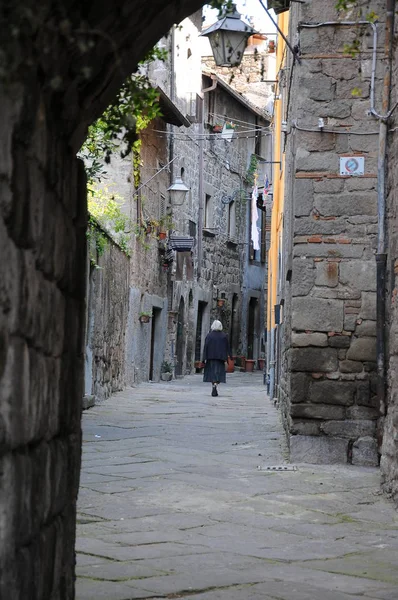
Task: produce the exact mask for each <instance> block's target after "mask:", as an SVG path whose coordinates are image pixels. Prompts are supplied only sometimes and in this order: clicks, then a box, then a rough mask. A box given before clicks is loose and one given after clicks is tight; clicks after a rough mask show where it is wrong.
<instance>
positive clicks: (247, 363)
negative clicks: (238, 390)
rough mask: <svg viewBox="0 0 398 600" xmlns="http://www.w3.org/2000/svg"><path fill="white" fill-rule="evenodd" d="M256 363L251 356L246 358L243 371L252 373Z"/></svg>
mask: <svg viewBox="0 0 398 600" xmlns="http://www.w3.org/2000/svg"><path fill="white" fill-rule="evenodd" d="M255 364H256V361H255V360H253V359H251V358H246V361H245V371H246V373H253V371H254V365H255Z"/></svg>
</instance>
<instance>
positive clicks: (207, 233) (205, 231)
mask: <svg viewBox="0 0 398 600" xmlns="http://www.w3.org/2000/svg"><path fill="white" fill-rule="evenodd" d="M203 237H216V233H215V231H211V230H210V229H206V228H204V229H203Z"/></svg>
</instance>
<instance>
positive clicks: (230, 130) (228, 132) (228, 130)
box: [222, 121, 236, 140]
mask: <svg viewBox="0 0 398 600" xmlns="http://www.w3.org/2000/svg"><path fill="white" fill-rule="evenodd" d="M235 127H236V125H235V123H231V122H230V121H229V122H227V123H225V125H224V127H223V130H222V137H223V138H224V139H226V140H231V139H232V138H233V136H234V133H235Z"/></svg>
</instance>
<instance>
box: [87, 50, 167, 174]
mask: <svg viewBox="0 0 398 600" xmlns="http://www.w3.org/2000/svg"><path fill="white" fill-rule="evenodd" d="M166 57H167V51H166V50H164V49H160V48H154V49H153V50H152V51H151V52H150V53H149V54H148V55H147V56H146V57H145V59H144V60H143V61H141V63H140V65H147V64H149V63H150V62H153V61H154V60H165V59H166ZM158 116H161V111H160V106H159V101H158V92H157V91H156V90H155V89H154V88H153V87H152V85H151V83H150V81H149V79H148V78H147V77H146V75H142V74H139V73H135V74H133V75H131V76H129V77H128V78H127V79H126V81H125V82H124V83H123V85H122V87H121V88H120V90H119V92H118V94H117V96H116V98H115V100H114V102H112V104H110V105H109V106H108V108H107V109H106V110H105V112H104V113H103V114H102V115H101V117H100V118H99V119H97V120H96V121H95V122H94V123H93V124H92V125H90V127H89V129H88V135H87V139H86V141H85V142H84V144H83V146H82V148H81V150H80V156H81V157H82V158H83V160H84V163H85V165H86V171H87V178H88V180H89V181H93V180H98V181H100V180H101V178H102V177H103V176H104V174H105V172H106V169H105V167H104V162H105V163H109V162H110V160H111V155H112V154H113V153H115V152H119V153H120V156H121V157H122V158H124V157H126V156H127V155H128V154H129V153H130V152H131V151H133V162H135V166H136V168H139V166H140V158H139V156H140V151H141V144H140V140H139V137H138V136H139V133H140V132H141V131H142V130H143V129H145V128H146V127H148V125H149V123H150V122H151V121H152V120H153V119H154V118H156V117H158Z"/></svg>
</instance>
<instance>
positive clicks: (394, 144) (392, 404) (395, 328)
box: [380, 51, 398, 504]
mask: <svg viewBox="0 0 398 600" xmlns="http://www.w3.org/2000/svg"><path fill="white" fill-rule="evenodd" d="M397 70H398V54H397V52H396V51H395V53H394V56H393V68H392V83H393V89H392V93H391V98H392V102H393V103H394V101H395V100H394V99H395V98H396V95H397V81H398V79H397V76H398V73H397ZM388 125H389V129H390V135H389V145H388V156H387V159H388V162H387V168H388V202H387V223H388V240H389V244H388V258H387V285H386V288H387V338H388V352H387V411H386V416H385V422H384V435H383V446H382V458H381V463H380V467H381V472H382V485H383V489H384V491H385V492H386V493H388V494H389V495H391V496H392V497H393V498H394V500H395V502H396V503H397V504H398V450H397V440H398V386H397V380H398V379H397V377H398V311H397V296H398V287H397V274H398V237H397V231H398V229H397V208H396V207H397V189H398V173H397V169H396V157H397V156H398V138H397V132H396V127H397V125H398V120H397V114H396V112H394V113H393V116H392V118H391V119H390V120H389V123H388Z"/></svg>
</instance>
